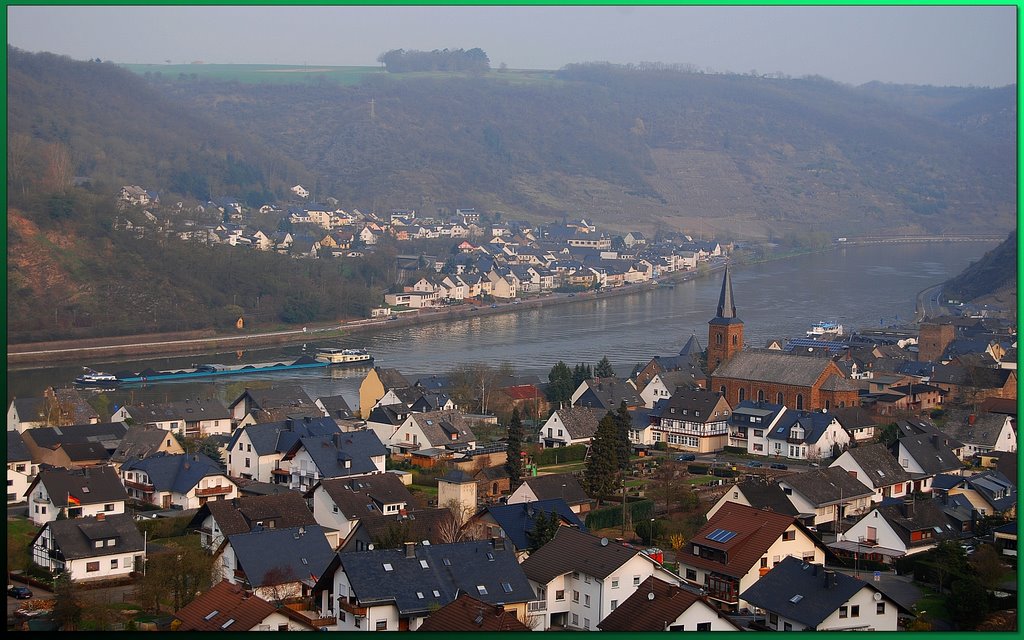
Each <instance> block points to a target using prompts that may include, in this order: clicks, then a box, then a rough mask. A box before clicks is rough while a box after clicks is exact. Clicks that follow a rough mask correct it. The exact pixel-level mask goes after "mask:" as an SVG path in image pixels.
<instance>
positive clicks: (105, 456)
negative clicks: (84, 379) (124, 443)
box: [21, 422, 128, 468]
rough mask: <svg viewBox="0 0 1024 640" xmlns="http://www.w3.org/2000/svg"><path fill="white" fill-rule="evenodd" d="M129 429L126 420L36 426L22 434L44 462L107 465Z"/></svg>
mask: <svg viewBox="0 0 1024 640" xmlns="http://www.w3.org/2000/svg"><path fill="white" fill-rule="evenodd" d="M127 431H128V427H127V425H125V424H124V423H123V422H101V423H95V424H77V425H70V426H63V427H36V428H35V429H28V430H27V431H25V432H23V433H22V434H21V437H22V439H23V440H24V441H25V446H26V447H27V448H28V452H29V454H30V455H31V456H32V460H33V461H34V462H36V463H38V464H40V465H43V464H46V465H50V466H53V467H67V468H78V467H88V466H96V465H102V464H106V463H107V461H108V460H109V459H110V456H111V455H112V454H113V453H114V451H116V450H117V447H118V446H119V445H120V444H121V439H122V438H123V437H124V434H125V433H126V432H127Z"/></svg>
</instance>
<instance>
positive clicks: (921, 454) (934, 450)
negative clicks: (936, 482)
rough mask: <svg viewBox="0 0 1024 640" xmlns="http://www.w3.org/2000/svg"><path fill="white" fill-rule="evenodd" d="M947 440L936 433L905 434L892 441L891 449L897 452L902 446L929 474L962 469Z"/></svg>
mask: <svg viewBox="0 0 1024 640" xmlns="http://www.w3.org/2000/svg"><path fill="white" fill-rule="evenodd" d="M949 442H950V439H949V438H945V437H943V436H942V435H941V434H937V433H932V434H921V435H917V436H906V437H903V438H900V439H899V440H897V441H896V442H894V443H893V445H892V447H893V449H892V451H893V453H898V452H899V447H902V448H903V449H905V450H906V451H907V453H909V454H910V456H911V457H912V458H913V459H914V460H915V461H916V462H917V464H918V465H920V466H921V468H922V469H923V470H924V472H925V473H927V474H929V475H935V474H937V473H945V472H947V471H958V470H960V469H963V464H962V463H961V462H960V458H958V457H957V456H956V453H954V452H953V449H952V448H951V447H950V445H949V444H947V443H949ZM955 444H959V443H955Z"/></svg>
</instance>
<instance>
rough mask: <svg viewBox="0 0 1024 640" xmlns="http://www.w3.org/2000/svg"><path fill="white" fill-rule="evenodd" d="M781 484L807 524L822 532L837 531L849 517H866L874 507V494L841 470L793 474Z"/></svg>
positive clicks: (831, 468)
mask: <svg viewBox="0 0 1024 640" xmlns="http://www.w3.org/2000/svg"><path fill="white" fill-rule="evenodd" d="M777 485H778V486H779V488H780V489H782V492H783V493H784V494H785V495H786V497H787V498H789V501H790V502H791V503H792V504H793V506H794V507H796V510H797V512H798V513H799V514H800V515H801V520H802V521H803V522H804V524H806V525H808V526H813V527H816V528H819V530H821V529H828V530H833V531H834V530H835V528H836V527H835V525H836V524H837V523H840V522H842V521H843V519H844V518H845V517H847V516H860V515H863V514H864V513H866V512H867V511H868V509H870V508H871V507H872V504H873V503H872V501H871V496H872V495H874V492H873V491H871V489H869V488H867V487H866V486H864V485H863V484H862V483H860V482H858V481H857V480H854V479H853V478H851V477H850V474H848V473H847V472H846V470H845V469H842V468H840V467H828V468H827V469H811V470H810V471H807V472H806V473H791V474H789V475H787V476H783V477H782V478H779V480H778V482H777Z"/></svg>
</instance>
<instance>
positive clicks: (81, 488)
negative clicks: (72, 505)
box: [25, 466, 128, 507]
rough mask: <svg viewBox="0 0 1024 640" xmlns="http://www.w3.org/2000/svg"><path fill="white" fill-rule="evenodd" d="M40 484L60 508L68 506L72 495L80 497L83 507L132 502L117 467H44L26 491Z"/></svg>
mask: <svg viewBox="0 0 1024 640" xmlns="http://www.w3.org/2000/svg"><path fill="white" fill-rule="evenodd" d="M39 483H42V485H43V486H44V487H46V493H47V494H48V495H49V496H50V502H52V503H53V504H54V506H56V507H66V506H68V495H69V494H70V495H71V496H73V497H75V498H78V500H80V501H81V504H82V505H87V504H97V503H101V502H104V503H106V502H117V501H121V500H128V492H127V491H125V489H124V485H123V484H121V479H120V478H119V477H118V476H117V472H116V471H114V468H113V467H110V466H103V467H86V468H84V469H64V468H63V467H44V468H42V469H40V470H39V474H38V475H37V476H36V479H35V480H34V481H33V482H32V485H31V486H30V487H29V488H28V491H26V492H25V495H29V494H31V493H32V489H33V488H34V487H35V486H36V485H37V484H39Z"/></svg>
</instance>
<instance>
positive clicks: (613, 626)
mask: <svg viewBox="0 0 1024 640" xmlns="http://www.w3.org/2000/svg"><path fill="white" fill-rule="evenodd" d="M651 594H654V597H651ZM700 602H703V603H704V604H705V605H706V606H707V607H708V608H710V609H714V606H712V605H711V604H710V603H708V602H707V600H706V599H705V598H702V597H701V595H700V593H699V592H697V591H696V590H694V589H693V588H690V587H688V586H687V585H684V586H682V587H677V586H675V585H673V584H669V583H667V582H665V581H663V580H658V579H657V578H655V577H654V576H648V578H647V579H646V580H644V581H643V582H641V583H640V586H639V587H637V588H636V590H635V591H633V593H632V595H630V596H629V597H628V598H626V599H625V600H624V601H622V602H621V603H619V606H618V607H616V608H615V610H614V611H612V612H611V613H609V614H608V615H607V617H605V619H604V620H602V621H601V622H599V623H598V625H597V628H598V629H600V630H601V631H665V624H666V623H669V624H671V623H672V622H673V621H674V620H676V619H678V618H679V616H681V615H683V613H684V612H685V611H686V610H687V609H689V608H690V607H691V606H693V605H694V604H697V603H700ZM718 617H719V618H720V619H723V620H726V621H728V622H729V624H731V625H732V626H733V627H735V630H736V631H741V630H742V629H740V628H739V627H737V626H736V624H735V623H733V622H732V621H731V620H729V618H728V617H726V616H723V615H722V614H718Z"/></svg>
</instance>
